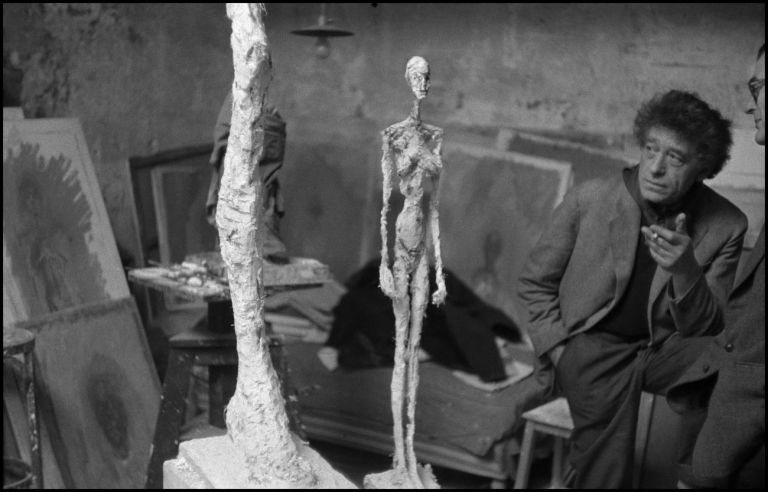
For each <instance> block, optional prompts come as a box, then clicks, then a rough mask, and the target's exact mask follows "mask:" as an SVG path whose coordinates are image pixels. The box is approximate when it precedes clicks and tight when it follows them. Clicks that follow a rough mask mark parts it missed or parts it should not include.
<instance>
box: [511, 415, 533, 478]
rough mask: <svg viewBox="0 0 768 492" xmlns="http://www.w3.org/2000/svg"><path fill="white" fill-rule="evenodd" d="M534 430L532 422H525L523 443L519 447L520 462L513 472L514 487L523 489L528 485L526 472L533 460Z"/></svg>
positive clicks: (527, 472) (528, 471)
mask: <svg viewBox="0 0 768 492" xmlns="http://www.w3.org/2000/svg"><path fill="white" fill-rule="evenodd" d="M534 432H535V431H534V428H533V424H532V423H531V422H526V423H525V432H524V434H523V445H522V447H521V448H520V463H518V465H517V472H516V473H515V486H514V488H515V489H524V488H526V487H527V486H528V474H529V473H530V471H531V462H532V460H533V441H534V437H535V436H534Z"/></svg>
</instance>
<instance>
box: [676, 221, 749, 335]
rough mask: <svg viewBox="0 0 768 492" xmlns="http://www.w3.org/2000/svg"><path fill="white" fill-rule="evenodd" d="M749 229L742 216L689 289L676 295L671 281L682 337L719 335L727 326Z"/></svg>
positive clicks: (677, 322) (677, 323) (678, 326)
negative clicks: (725, 313) (730, 299)
mask: <svg viewBox="0 0 768 492" xmlns="http://www.w3.org/2000/svg"><path fill="white" fill-rule="evenodd" d="M729 225H730V223H729ZM746 231H747V221H746V218H745V217H744V216H743V215H740V216H739V221H738V222H737V223H736V225H735V226H732V231H731V234H730V235H729V236H728V239H727V241H725V242H724V243H723V246H722V247H721V248H720V249H719V250H718V251H717V253H715V255H714V256H713V258H712V261H711V262H709V263H708V264H707V265H704V266H703V267H702V275H700V276H699V279H698V280H697V281H696V282H695V283H694V284H693V285H692V286H691V288H690V289H688V292H685V293H683V294H682V295H679V296H677V297H675V294H676V293H675V292H674V291H673V289H672V282H671V281H670V282H669V283H668V284H667V289H666V295H667V298H668V299H669V310H670V313H671V315H672V319H674V321H675V326H676V327H677V330H678V331H679V332H680V334H681V335H682V336H685V337H689V336H703V335H716V334H717V333H719V332H720V331H721V330H722V329H723V326H724V325H723V309H724V308H725V305H726V302H727V300H728V294H729V293H730V291H731V288H732V287H733V280H734V278H735V277H736V269H737V267H738V265H739V258H740V257H741V249H742V245H743V242H744V235H745V234H746Z"/></svg>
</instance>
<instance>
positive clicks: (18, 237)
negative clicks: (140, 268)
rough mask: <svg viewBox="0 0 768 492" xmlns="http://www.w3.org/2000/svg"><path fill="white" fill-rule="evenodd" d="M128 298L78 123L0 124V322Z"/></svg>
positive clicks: (54, 121)
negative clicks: (0, 245) (0, 133)
mask: <svg viewBox="0 0 768 492" xmlns="http://www.w3.org/2000/svg"><path fill="white" fill-rule="evenodd" d="M129 295H130V294H129V291H128V284H127V282H126V276H125V272H124V271H123V268H122V264H121V262H120V257H119V255H118V252H117V246H116V245H115V240H114V236H113V235H112V228H111V226H110V223H109V219H108V217H107V214H106V211H105V207H104V201H103V199H102V195H101V190H100V188H99V185H98V182H97V181H96V176H95V173H94V170H93V164H92V163H91V159H90V156H89V155H88V148H87V146H86V143H85V138H84V137H83V131H82V129H81V127H80V123H79V122H78V121H77V120H75V119H36V120H16V121H3V320H4V321H5V322H13V321H21V320H27V319H32V318H35V317H38V316H43V315H46V314H50V313H54V312H57V311H60V310H62V309H68V308H72V307H74V306H79V305H83V304H88V303H93V302H99V301H104V300H108V299H120V298H124V297H128V296H129Z"/></svg>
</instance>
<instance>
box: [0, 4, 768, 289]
mask: <svg viewBox="0 0 768 492" xmlns="http://www.w3.org/2000/svg"><path fill="white" fill-rule="evenodd" d="M267 10H268V14H267V17H266V21H265V22H266V26H267V34H268V36H269V40H270V44H271V46H272V53H273V62H274V74H275V78H274V81H273V82H272V84H271V86H270V93H271V99H272V100H273V101H274V102H275V103H276V104H277V106H278V107H279V109H280V111H281V113H282V114H283V116H284V117H285V119H286V121H287V123H288V145H287V151H286V166H285V168H284V172H283V181H284V185H285V191H286V209H287V214H286V217H285V220H284V226H283V231H284V235H285V239H286V242H287V243H288V246H289V248H290V250H291V252H292V253H293V254H296V255H304V256H312V257H316V258H318V259H320V260H322V261H325V262H327V263H329V264H330V265H331V267H332V269H333V271H334V272H335V273H336V275H337V276H338V277H339V278H340V279H344V278H346V276H347V275H348V274H349V273H351V272H352V271H354V270H355V269H356V268H357V267H359V266H360V264H361V262H362V261H365V260H366V259H368V258H369V257H370V256H373V255H375V254H376V250H377V249H378V245H377V244H373V240H371V239H368V238H369V237H373V236H372V235H371V234H369V233H368V229H369V228H371V227H373V228H375V227H376V223H377V219H376V217H377V213H378V207H379V206H380V203H379V200H380V198H378V197H379V196H380V194H379V193H378V190H379V188H380V176H379V175H378V174H379V159H380V156H379V155H378V154H379V150H380V140H379V139H380V137H379V131H380V130H381V129H383V128H385V127H386V126H388V125H390V124H392V123H394V122H396V121H400V120H401V119H403V118H404V117H405V116H406V115H407V113H408V110H409V105H410V93H409V90H408V87H407V85H406V83H405V80H404V78H403V72H404V69H405V62H406V61H407V59H408V58H409V57H410V56H411V55H416V54H419V55H422V56H424V57H426V58H427V59H428V60H429V62H430V65H431V67H432V73H433V84H432V88H431V89H430V97H429V98H428V99H427V101H426V102H425V104H424V107H423V116H424V119H425V121H427V122H430V123H433V124H436V125H439V126H442V127H444V128H445V129H446V131H447V132H446V141H450V140H453V141H463V142H471V143H478V144H482V145H493V144H494V143H495V142H496V139H497V135H498V133H499V130H500V129H503V128H517V129H529V130H533V131H536V132H538V133H542V134H548V135H556V136H559V137H563V138H569V139H572V140H579V141H588V142H591V143H593V144H599V145H603V146H613V147H618V149H619V150H621V151H626V152H628V153H631V149H629V148H627V147H626V142H627V138H626V135H627V134H628V133H629V131H630V128H631V121H632V118H633V115H634V112H635V110H636V108H637V107H638V105H639V104H640V102H642V101H643V100H645V99H647V98H648V97H650V96H651V95H652V94H654V93H655V92H657V91H659V90H664V89H669V88H672V87H680V88H684V89H689V90H695V91H697V92H699V93H700V94H701V95H702V96H703V97H704V98H705V99H706V100H708V101H710V102H711V103H712V104H714V105H715V106H716V107H718V108H720V109H721V110H722V111H723V112H724V113H725V114H726V115H727V116H729V117H731V118H732V119H734V121H735V123H736V126H737V127H739V128H750V127H751V126H752V122H751V119H750V118H748V117H746V116H744V115H743V114H741V113H740V112H739V111H738V109H737V108H741V107H745V105H746V103H747V100H748V99H747V98H748V97H749V96H748V94H747V91H746V90H745V88H744V80H746V73H747V70H748V66H749V64H750V63H751V62H752V61H753V60H752V58H753V52H754V51H755V50H756V49H757V47H758V45H759V43H760V42H762V41H763V39H764V36H765V22H764V18H765V7H764V4H732V3H731V4H698V5H690V4H677V5H664V4H655V5H646V4H624V5H605V4H603V5H585V4H560V5H557V4H539V5H537V4H483V5H474V4H377V6H376V7H374V6H372V4H369V3H368V4H343V5H339V4H328V12H327V15H328V16H330V17H332V18H335V19H337V24H338V25H339V27H343V28H346V29H349V30H352V31H354V32H355V35H354V36H353V37H347V38H337V39H332V40H331V53H330V56H329V57H328V58H326V59H319V58H317V57H315V55H314V46H313V42H314V40H313V39H312V38H305V37H300V36H295V35H292V34H290V31H291V30H294V29H298V28H301V27H304V26H307V25H310V24H314V23H315V22H316V21H317V15H318V14H319V10H320V6H319V5H318V4H268V6H267ZM3 51H4V57H3V59H4V68H6V67H10V66H11V65H15V66H17V67H19V69H20V70H21V71H22V73H23V78H22V79H21V99H22V103H23V106H24V108H25V110H26V111H27V115H28V116H40V117H42V116H46V117H51V116H62V117H68V116H74V117H78V118H80V120H81V121H82V123H83V127H84V130H85V135H86V139H87V140H88V143H89V147H90V150H91V154H92V157H93V160H94V163H95V165H96V172H97V175H98V177H99V180H100V182H101V185H102V190H103V191H104V195H105V201H106V202H107V208H108V210H109V213H110V218H111V220H112V223H113V227H114V228H115V232H116V236H117V239H118V242H123V243H125V242H127V241H129V238H127V237H125V236H126V235H128V231H129V228H128V227H126V226H125V223H126V221H127V220H128V219H127V213H126V211H125V210H124V206H123V204H124V203H125V200H126V196H127V195H126V190H127V187H128V181H127V176H126V174H125V171H124V167H123V166H121V165H120V161H121V160H122V159H127V158H128V157H129V156H138V155H147V154H151V153H154V152H157V151H160V150H167V149H172V148H177V147H181V146H186V145H194V144H200V143H206V142H209V141H210V135H211V131H212V127H213V123H214V121H215V118H216V114H217V112H218V109H219V105H220V103H221V100H222V98H223V97H224V94H225V93H226V92H227V90H228V89H229V86H230V83H231V77H232V68H231V66H230V59H231V50H230V47H229V40H228V25H227V19H226V16H225V12H224V6H223V5H217V4H143V5H138V4H22V5H18V4H3ZM13 52H15V53H16V54H15V55H13V56H12V54H13ZM5 74H6V70H4V79H5V78H6V77H5ZM4 85H5V81H4ZM446 165H447V166H450V163H446ZM446 172H450V168H449V167H448V170H447V171H446ZM577 178H578V176H577ZM201 213H202V211H201Z"/></svg>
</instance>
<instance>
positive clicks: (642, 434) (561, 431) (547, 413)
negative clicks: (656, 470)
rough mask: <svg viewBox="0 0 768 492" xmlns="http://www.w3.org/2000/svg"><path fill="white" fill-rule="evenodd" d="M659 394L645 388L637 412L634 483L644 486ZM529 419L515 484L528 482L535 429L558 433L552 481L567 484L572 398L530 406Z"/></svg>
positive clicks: (554, 484)
mask: <svg viewBox="0 0 768 492" xmlns="http://www.w3.org/2000/svg"><path fill="white" fill-rule="evenodd" d="M655 401H656V396H655V395H654V394H652V393H647V392H645V391H643V392H642V393H641V394H640V406H639V408H638V414H637V428H636V430H635V450H634V455H635V463H634V466H635V473H634V480H633V486H634V488H639V486H640V472H641V470H642V468H643V464H644V462H645V452H646V448H647V445H648V435H649V432H650V427H651V419H652V418H653V406H654V402H655ZM523 418H524V419H525V421H526V422H525V431H524V434H523V445H522V447H521V449H520V461H519V463H518V465H517V473H516V474H515V488H516V489H524V488H526V486H527V485H528V474H529V473H530V471H531V461H532V460H533V444H534V437H535V436H534V432H536V431H539V432H543V433H545V434H550V435H552V436H554V439H555V443H554V450H553V455H552V481H551V482H550V484H549V488H550V489H562V488H565V485H564V484H563V468H564V466H563V465H564V463H565V453H564V447H565V441H566V440H567V439H570V438H571V433H572V432H573V419H571V409H570V408H568V401H567V400H566V399H565V397H560V398H558V399H556V400H552V401H551V402H549V403H545V404H544V405H541V406H539V407H536V408H534V409H533V410H529V411H527V412H525V413H524V414H523Z"/></svg>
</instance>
